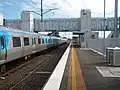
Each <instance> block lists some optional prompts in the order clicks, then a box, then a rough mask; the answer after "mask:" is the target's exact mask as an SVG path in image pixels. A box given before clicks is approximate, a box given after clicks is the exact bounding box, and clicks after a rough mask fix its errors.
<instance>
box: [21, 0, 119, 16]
mask: <svg viewBox="0 0 120 90" xmlns="http://www.w3.org/2000/svg"><path fill="white" fill-rule="evenodd" d="M33 1H34V2H35V3H36V4H37V6H35V5H34V4H33V3H31V2H28V4H26V3H24V4H23V10H34V11H40V9H36V8H40V3H41V2H40V0H33ZM33 6H34V7H36V8H33ZM43 6H44V9H48V8H59V10H58V11H54V13H55V15H56V16H55V17H57V15H58V16H59V14H60V15H62V14H63V15H65V16H67V17H80V10H81V9H91V12H92V16H93V17H103V10H104V7H103V6H104V0H43ZM118 6H119V9H120V2H119V5H118ZM52 12H53V11H52ZM48 15H52V14H51V13H50V14H48ZM119 15H120V13H119ZM106 16H108V17H111V16H114V0H106Z"/></svg>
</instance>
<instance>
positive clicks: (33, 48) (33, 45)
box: [32, 37, 36, 53]
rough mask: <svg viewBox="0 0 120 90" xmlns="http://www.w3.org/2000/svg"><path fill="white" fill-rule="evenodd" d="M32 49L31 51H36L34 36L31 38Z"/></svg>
mask: <svg viewBox="0 0 120 90" xmlns="http://www.w3.org/2000/svg"><path fill="white" fill-rule="evenodd" d="M32 51H33V53H35V52H36V38H35V37H33V38H32Z"/></svg>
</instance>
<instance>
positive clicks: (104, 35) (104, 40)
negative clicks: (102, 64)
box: [103, 0, 106, 59]
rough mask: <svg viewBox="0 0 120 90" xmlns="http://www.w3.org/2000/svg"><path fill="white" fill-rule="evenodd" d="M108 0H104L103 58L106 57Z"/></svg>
mask: <svg viewBox="0 0 120 90" xmlns="http://www.w3.org/2000/svg"><path fill="white" fill-rule="evenodd" d="M105 12H106V0H104V37H103V38H104V39H103V59H105V57H104V55H105V46H106V45H105V30H106V15H105Z"/></svg>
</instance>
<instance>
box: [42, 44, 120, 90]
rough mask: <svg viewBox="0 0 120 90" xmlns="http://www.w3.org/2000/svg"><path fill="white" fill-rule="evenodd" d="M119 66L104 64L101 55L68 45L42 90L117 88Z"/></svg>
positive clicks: (118, 87)
mask: <svg viewBox="0 0 120 90" xmlns="http://www.w3.org/2000/svg"><path fill="white" fill-rule="evenodd" d="M119 89H120V67H110V66H107V65H106V62H105V60H103V56H102V55H100V54H98V53H96V52H94V51H92V50H90V49H85V48H84V49H80V48H73V47H70V46H69V47H68V49H67V50H66V52H65V53H64V55H63V57H62V58H61V60H60V62H59V63H58V65H57V67H56V68H55V70H54V72H53V73H52V75H51V77H50V78H49V80H48V82H47V83H46V85H45V87H44V88H43V90H119Z"/></svg>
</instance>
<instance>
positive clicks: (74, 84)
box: [72, 48, 76, 90]
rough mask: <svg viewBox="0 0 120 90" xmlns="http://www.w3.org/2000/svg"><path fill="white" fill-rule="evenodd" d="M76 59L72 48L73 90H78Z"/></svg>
mask: <svg viewBox="0 0 120 90" xmlns="http://www.w3.org/2000/svg"><path fill="white" fill-rule="evenodd" d="M74 61H75V57H74V53H73V48H72V90H76V75H75V62H74Z"/></svg>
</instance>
